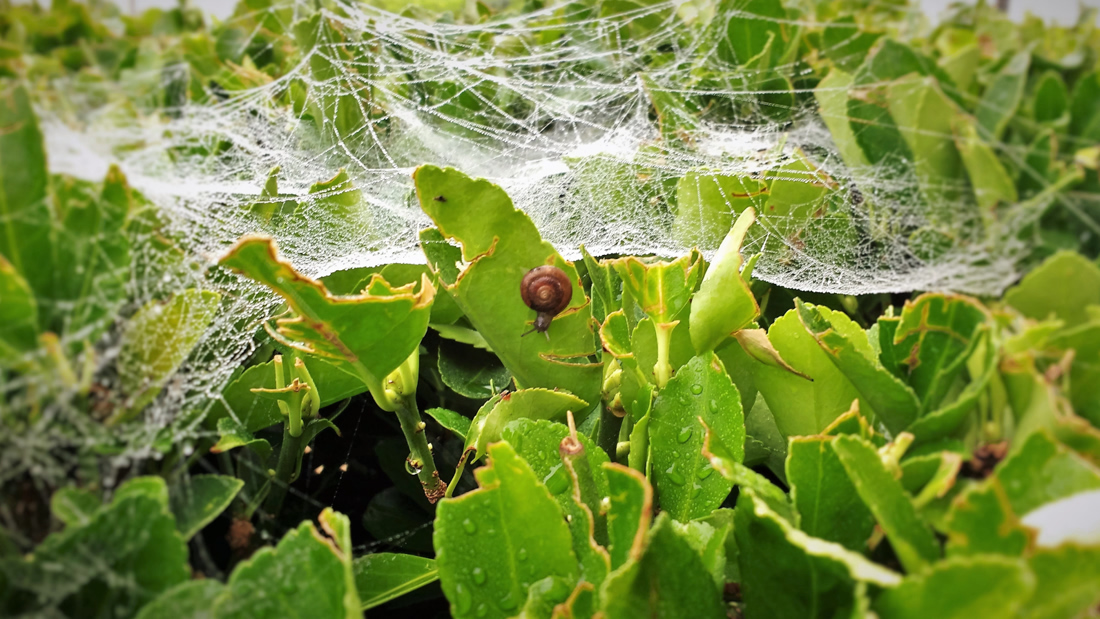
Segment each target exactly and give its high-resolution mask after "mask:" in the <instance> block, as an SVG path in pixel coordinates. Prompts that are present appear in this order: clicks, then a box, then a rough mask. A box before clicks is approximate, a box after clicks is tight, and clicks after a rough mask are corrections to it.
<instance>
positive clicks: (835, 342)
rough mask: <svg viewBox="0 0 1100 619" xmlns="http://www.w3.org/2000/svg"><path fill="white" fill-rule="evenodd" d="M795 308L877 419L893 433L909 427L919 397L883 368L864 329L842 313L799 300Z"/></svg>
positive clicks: (914, 415) (811, 333) (915, 413)
mask: <svg viewBox="0 0 1100 619" xmlns="http://www.w3.org/2000/svg"><path fill="white" fill-rule="evenodd" d="M795 305H796V307H797V310H798V317H799V319H800V320H801V321H802V325H803V326H804V327H806V330H807V331H808V332H809V333H810V335H812V336H814V339H815V340H817V343H818V345H820V346H821V349H822V350H823V351H825V354H826V355H828V356H829V360H830V361H832V362H833V364H834V365H836V367H837V369H839V370H840V371H841V372H843V373H844V376H845V377H847V379H848V380H849V381H851V382H852V385H854V386H855V388H856V389H858V390H859V392H860V394H861V395H862V396H863V398H864V400H865V401H866V402H867V403H869V404H870V407H871V410H872V412H873V413H874V414H875V417H876V419H877V420H879V421H881V422H882V423H883V424H884V425H885V426H886V427H887V428H888V429H889V430H890V431H891V432H893V433H897V432H901V431H902V430H904V429H905V428H906V427H908V426H909V424H910V423H912V422H913V420H914V419H916V418H917V413H918V411H919V409H920V403H919V402H917V396H916V394H914V393H913V390H912V389H910V388H909V386H908V385H906V384H905V383H903V382H902V381H901V379H899V378H898V377H897V376H894V375H893V374H891V373H890V371H889V370H887V369H886V368H885V367H883V366H882V363H880V362H879V361H878V356H877V355H875V353H874V352H873V350H872V349H871V345H870V342H869V341H868V339H867V335H866V333H864V331H863V329H861V328H860V327H859V325H857V324H856V323H855V322H853V321H852V319H850V318H848V316H846V315H845V314H844V313H842V312H837V311H834V310H830V309H829V308H827V307H820V306H814V305H810V304H808V303H803V302H801V301H799V300H796V301H795Z"/></svg>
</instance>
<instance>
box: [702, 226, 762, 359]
mask: <svg viewBox="0 0 1100 619" xmlns="http://www.w3.org/2000/svg"><path fill="white" fill-rule="evenodd" d="M755 217H756V211H754V210H753V209H752V208H751V207H750V208H747V209H745V210H744V211H743V212H742V213H741V215H740V216H739V217H738V218H737V223H736V224H734V226H733V228H731V229H730V231H729V234H727V235H726V238H725V239H724V240H723V241H722V245H721V246H720V247H719V248H718V251H717V253H715V254H714V260H713V261H712V262H711V264H710V267H709V268H707V272H706V274H704V275H703V281H702V283H701V284H700V285H699V291H698V292H696V293H695V296H694V297H693V298H692V301H691V319H690V322H689V325H690V326H689V330H690V335H691V343H692V345H693V346H694V347H695V352H697V353H699V354H702V353H705V352H707V351H710V350H714V349H715V348H717V347H718V345H720V344H721V343H722V342H723V341H724V340H725V339H726V338H727V337H729V336H730V334H731V333H733V332H734V331H739V330H741V329H743V328H745V327H747V326H748V325H750V324H752V321H753V320H755V319H756V317H757V316H759V315H760V306H759V305H757V303H756V299H755V298H754V297H753V295H752V291H751V290H750V289H749V284H748V282H746V281H745V280H744V279H743V278H742V277H741V265H742V259H741V243H742V242H744V240H745V233H746V232H748V229H749V226H751V225H752V224H753V222H754V221H755Z"/></svg>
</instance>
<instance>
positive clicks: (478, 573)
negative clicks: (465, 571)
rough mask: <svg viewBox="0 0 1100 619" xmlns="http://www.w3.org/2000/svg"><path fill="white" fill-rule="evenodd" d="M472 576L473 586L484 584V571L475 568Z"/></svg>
mask: <svg viewBox="0 0 1100 619" xmlns="http://www.w3.org/2000/svg"><path fill="white" fill-rule="evenodd" d="M473 575H474V584H478V585H484V584H485V578H486V577H485V570H483V569H481V568H480V567H475V568H474V571H473Z"/></svg>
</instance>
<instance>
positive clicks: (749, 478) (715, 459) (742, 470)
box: [703, 425, 797, 522]
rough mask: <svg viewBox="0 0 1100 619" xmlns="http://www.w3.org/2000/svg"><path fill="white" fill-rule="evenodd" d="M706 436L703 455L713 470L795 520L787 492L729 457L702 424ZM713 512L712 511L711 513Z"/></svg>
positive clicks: (769, 506)
mask: <svg viewBox="0 0 1100 619" xmlns="http://www.w3.org/2000/svg"><path fill="white" fill-rule="evenodd" d="M703 430H704V432H706V437H705V439H704V440H703V455H704V456H706V457H707V458H708V459H709V460H710V464H711V466H713V467H714V470H716V471H718V473H719V474H720V475H721V476H722V477H725V478H726V479H728V480H730V481H731V482H733V483H734V484H735V485H736V486H737V487H738V488H742V489H751V490H752V491H753V492H755V493H756V496H757V498H759V499H760V500H762V501H764V502H766V503H767V504H768V508H770V509H771V510H772V511H774V512H775V513H776V514H778V515H779V516H782V517H783V518H784V519H786V520H787V521H788V522H795V521H796V520H797V514H796V513H795V511H794V508H793V507H792V505H791V499H790V497H789V496H788V495H787V493H785V492H783V491H782V490H781V489H779V487H778V486H776V485H775V484H773V483H772V482H770V481H768V479H767V478H766V477H764V476H763V475H761V474H760V473H757V472H756V471H754V470H752V469H750V468H749V467H747V466H745V465H743V464H741V463H740V462H737V461H735V460H734V459H733V458H732V457H730V454H729V451H728V450H726V449H725V446H724V445H722V444H721V443H720V442H718V441H716V440H714V435H713V434H711V432H710V428H707V427H706V425H704V426H703ZM713 513H714V512H712V514H713Z"/></svg>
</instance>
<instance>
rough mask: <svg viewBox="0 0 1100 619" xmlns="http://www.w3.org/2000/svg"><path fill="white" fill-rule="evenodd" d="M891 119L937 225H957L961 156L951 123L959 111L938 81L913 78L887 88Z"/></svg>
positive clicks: (928, 78) (917, 76)
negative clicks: (953, 222) (952, 223)
mask: <svg viewBox="0 0 1100 619" xmlns="http://www.w3.org/2000/svg"><path fill="white" fill-rule="evenodd" d="M886 97H887V100H888V102H889V109H890V116H891V117H892V118H893V119H894V122H895V123H897V127H898V131H899V132H900V133H901V136H902V138H903V139H904V140H905V142H906V144H908V145H909V150H910V152H912V153H913V156H914V159H913V172H914V173H915V174H916V176H917V181H918V182H919V183H920V188H921V194H922V196H923V198H924V200H925V201H926V202H927V203H929V204H930V206H931V209H932V212H933V213H935V215H934V217H932V220H933V222H944V223H946V222H949V221H957V220H958V219H959V217H958V213H959V212H960V209H959V205H958V204H945V202H953V201H957V200H958V197H959V194H960V193H961V192H960V188H961V184H962V180H963V178H962V169H961V166H960V165H959V164H960V161H959V152H958V151H957V150H956V149H955V143H954V141H953V140H952V139H951V121H952V119H953V118H954V117H955V113H956V110H957V107H956V106H955V105H954V103H953V102H952V101H951V100H950V99H948V98H947V97H946V96H945V95H944V93H943V91H942V90H940V87H939V83H938V82H937V81H936V78H934V77H931V76H921V75H917V74H911V75H909V76H906V77H903V78H901V79H899V80H897V81H895V82H893V83H891V84H890V85H888V86H887V87H886Z"/></svg>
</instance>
